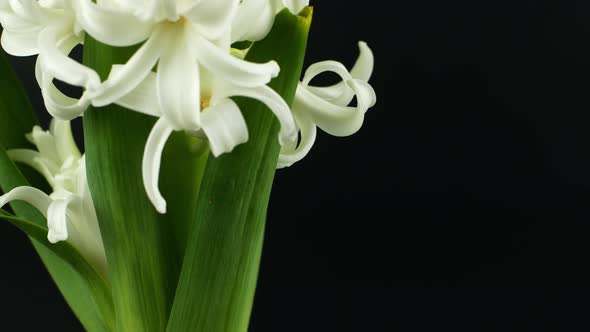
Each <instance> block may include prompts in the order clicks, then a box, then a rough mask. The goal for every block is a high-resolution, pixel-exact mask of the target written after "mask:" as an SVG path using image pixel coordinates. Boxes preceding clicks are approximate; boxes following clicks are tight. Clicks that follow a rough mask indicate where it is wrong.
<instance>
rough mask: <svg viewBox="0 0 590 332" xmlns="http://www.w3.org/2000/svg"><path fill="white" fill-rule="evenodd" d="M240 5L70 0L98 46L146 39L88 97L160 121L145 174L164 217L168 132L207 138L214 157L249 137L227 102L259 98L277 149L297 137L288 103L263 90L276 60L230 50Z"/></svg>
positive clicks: (227, 1) (232, 1)
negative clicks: (161, 183) (276, 127)
mask: <svg viewBox="0 0 590 332" xmlns="http://www.w3.org/2000/svg"><path fill="white" fill-rule="evenodd" d="M239 5H240V3H239V1H237V0H223V1H221V0H219V1H200V2H196V3H192V2H191V3H186V2H184V1H168V2H165V3H161V2H159V1H152V2H148V3H147V4H146V3H144V2H133V1H127V2H119V1H99V2H97V3H93V2H91V1H90V0H80V1H77V2H75V5H74V8H75V10H76V13H77V17H78V21H79V22H80V24H81V26H82V27H84V30H85V31H86V33H89V34H90V35H91V36H93V37H94V38H96V39H97V40H99V41H100V42H102V43H105V44H108V45H112V46H128V45H133V44H137V43H139V42H143V41H145V42H144V43H143V45H142V46H141V47H140V48H139V49H138V50H137V51H136V52H135V54H134V55H133V56H132V57H131V58H130V60H129V61H128V62H127V63H126V64H124V65H116V66H114V67H113V68H112V70H111V73H110V74H109V77H108V79H107V80H106V81H105V82H103V84H102V85H101V86H100V87H99V88H98V89H95V90H93V91H91V92H90V94H91V99H92V104H93V105H94V106H97V107H100V106H105V105H108V104H112V103H116V104H119V105H121V106H124V107H126V108H129V109H131V110H134V111H137V112H142V113H145V114H148V115H151V116H156V117H159V120H158V121H157V123H156V125H155V126H154V128H153V130H152V132H151V134H150V136H149V138H148V141H147V143H146V148H145V153H144V161H143V176H144V185H145V187H146V192H147V194H148V197H149V198H150V200H151V201H152V203H153V204H154V206H155V207H156V209H157V210H158V211H159V212H160V213H165V212H166V201H165V199H164V198H163V197H162V195H161V194H160V192H159V189H158V176H159V169H160V159H161V154H162V150H163V148H164V146H165V143H166V141H167V139H168V138H169V136H170V135H171V133H172V132H173V131H185V132H187V133H190V134H194V135H197V136H201V137H206V138H207V139H208V141H209V145H210V147H211V151H212V153H213V154H214V155H215V156H218V155H220V154H222V153H227V152H230V151H232V150H233V148H234V147H235V146H237V145H239V144H241V143H244V142H246V141H247V140H248V128H247V126H246V123H245V120H244V118H243V116H242V114H241V112H240V110H239V108H238V106H237V105H236V104H235V102H234V101H232V100H231V99H230V97H233V96H244V97H249V98H254V99H257V100H260V101H262V102H263V103H265V104H266V105H268V106H269V108H270V109H271V111H273V112H274V114H275V115H276V116H277V118H278V119H279V121H280V122H281V131H280V133H279V141H280V142H281V144H283V143H286V142H290V141H293V140H294V139H295V138H296V134H297V131H296V127H295V122H294V119H293V117H292V115H291V112H290V110H289V107H288V105H287V104H286V103H285V102H284V100H283V99H282V98H281V97H280V96H279V95H278V94H277V93H276V92H275V91H274V90H272V89H271V88H269V87H268V86H266V84H267V83H268V82H269V81H270V80H271V79H272V78H273V77H276V76H277V75H278V72H279V67H278V65H277V64H276V62H274V61H270V62H268V63H264V64H257V63H250V62H247V61H244V60H243V59H239V58H236V57H234V56H233V55H232V53H231V45H230V44H231V40H230V34H231V26H232V24H233V23H234V19H235V18H236V13H237V12H238V9H239V8H238V7H239ZM121 31H126V33H124V34H122V33H121ZM156 65H157V72H155V73H154V72H153V71H152V69H153V68H154V67H155V66H156Z"/></svg>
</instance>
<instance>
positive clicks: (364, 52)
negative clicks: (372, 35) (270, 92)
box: [304, 42, 374, 106]
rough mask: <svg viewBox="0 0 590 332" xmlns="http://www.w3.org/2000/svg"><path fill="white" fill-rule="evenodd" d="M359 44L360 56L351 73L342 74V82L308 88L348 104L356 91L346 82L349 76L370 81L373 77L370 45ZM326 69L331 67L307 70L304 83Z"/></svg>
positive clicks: (317, 93) (339, 103)
mask: <svg viewBox="0 0 590 332" xmlns="http://www.w3.org/2000/svg"><path fill="white" fill-rule="evenodd" d="M358 46H359V50H360V53H359V57H358V58H357V60H356V62H355V64H354V67H353V68H352V70H351V71H350V75H345V76H343V75H340V76H341V78H342V82H340V83H338V84H336V85H333V86H330V87H313V86H308V89H309V90H310V91H312V92H313V93H314V94H315V95H317V96H320V97H322V98H323V99H326V100H329V101H331V102H332V103H334V104H336V105H341V106H346V105H348V104H350V102H351V101H352V99H353V98H354V91H353V90H352V89H351V88H350V86H349V85H348V84H347V83H346V82H347V81H348V80H349V77H352V78H353V79H358V80H361V81H365V82H368V81H369V79H370V78H371V75H372V73H373V67H374V56H373V52H372V51H371V49H370V48H369V46H367V44H366V43H365V42H359V44H358ZM326 71H331V69H330V68H324V71H320V72H315V73H312V72H307V71H306V75H305V76H306V80H304V82H306V83H304V84H305V85H308V84H309V82H310V81H311V80H312V79H313V78H314V77H315V76H316V75H319V74H321V73H323V72H326Z"/></svg>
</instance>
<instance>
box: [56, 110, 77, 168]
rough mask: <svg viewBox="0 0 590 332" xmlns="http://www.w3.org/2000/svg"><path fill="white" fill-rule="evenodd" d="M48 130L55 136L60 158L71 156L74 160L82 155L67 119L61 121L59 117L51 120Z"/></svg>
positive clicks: (64, 158)
mask: <svg viewBox="0 0 590 332" xmlns="http://www.w3.org/2000/svg"><path fill="white" fill-rule="evenodd" d="M49 128H50V130H49V131H50V132H51V134H52V135H53V137H55V146H56V149H57V153H58V155H59V157H60V159H61V160H66V159H68V158H73V159H75V160H78V159H80V157H82V155H81V153H80V150H79V149H78V146H77V145H76V141H74V136H73V135H72V127H71V126H70V122H69V121H62V120H59V119H53V120H51V124H50V126H49Z"/></svg>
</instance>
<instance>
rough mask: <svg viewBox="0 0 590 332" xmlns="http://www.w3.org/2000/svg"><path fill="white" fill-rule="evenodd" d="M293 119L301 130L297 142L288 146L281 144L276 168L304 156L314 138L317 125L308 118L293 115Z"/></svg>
mask: <svg viewBox="0 0 590 332" xmlns="http://www.w3.org/2000/svg"><path fill="white" fill-rule="evenodd" d="M295 120H296V122H297V124H298V125H299V129H300V131H301V138H300V141H299V143H297V142H294V143H293V144H291V145H290V146H283V148H282V149H281V154H280V155H279V162H278V165H277V168H284V167H289V166H291V165H293V164H294V163H296V162H298V161H300V160H301V159H303V158H305V156H306V155H307V154H308V153H309V151H311V148H312V147H313V143H314V142H315V140H316V137H317V127H316V125H315V124H313V122H312V121H311V120H310V119H308V118H306V117H301V116H297V115H295Z"/></svg>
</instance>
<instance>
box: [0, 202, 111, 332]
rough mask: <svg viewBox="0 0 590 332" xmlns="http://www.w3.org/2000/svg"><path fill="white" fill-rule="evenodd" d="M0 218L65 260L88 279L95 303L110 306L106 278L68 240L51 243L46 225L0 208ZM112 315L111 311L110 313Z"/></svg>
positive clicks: (102, 306) (101, 327)
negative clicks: (18, 216) (16, 215)
mask: <svg viewBox="0 0 590 332" xmlns="http://www.w3.org/2000/svg"><path fill="white" fill-rule="evenodd" d="M0 219H4V220H6V221H8V222H10V223H11V224H13V225H14V226H16V227H18V228H19V229H20V230H21V231H23V232H25V233H26V234H27V235H28V236H29V237H31V238H32V239H34V240H35V241H37V243H38V244H41V245H43V246H44V247H45V248H46V249H48V250H50V251H51V252H52V253H54V254H55V255H57V256H58V257H59V258H61V259H62V260H64V261H65V262H67V263H68V264H69V265H70V266H71V267H72V268H73V269H74V270H76V271H78V272H79V273H80V274H81V275H82V277H83V278H84V279H85V280H87V281H88V285H89V286H90V287H91V292H92V294H93V295H94V300H95V301H96V305H98V306H99V307H101V308H106V309H108V308H112V300H111V293H110V287H109V285H108V283H107V281H106V280H104V279H102V278H101V277H100V274H99V273H98V272H97V271H96V270H95V269H94V268H93V267H92V266H91V265H90V264H88V262H87V261H86V260H85V259H84V258H83V257H82V255H80V253H79V252H78V250H76V248H74V247H73V246H72V245H71V244H70V243H69V242H64V241H62V242H58V243H56V244H51V243H49V241H47V232H48V230H47V227H44V226H41V225H39V224H38V223H35V222H32V221H28V220H25V219H21V218H17V217H15V216H13V215H11V214H9V213H7V212H5V211H3V210H0ZM110 314H111V315H112V313H110ZM96 327H99V328H100V329H96V330H98V331H101V330H102V331H105V330H106V328H105V327H104V326H103V325H102V324H100V325H97V326H96Z"/></svg>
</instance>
